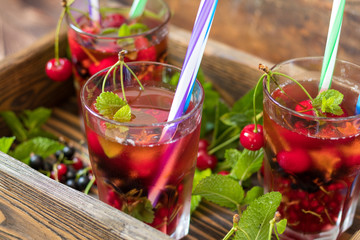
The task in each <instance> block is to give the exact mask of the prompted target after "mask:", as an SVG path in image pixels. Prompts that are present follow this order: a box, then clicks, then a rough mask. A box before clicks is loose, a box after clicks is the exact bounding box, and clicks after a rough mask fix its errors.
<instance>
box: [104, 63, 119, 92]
mask: <svg viewBox="0 0 360 240" xmlns="http://www.w3.org/2000/svg"><path fill="white" fill-rule="evenodd" d="M119 65H120V60H119V61H117V62H116V63H115V64H114V65H112V66H111V67H110V69H109V71H107V73H106V75H105V77H104V81H103V84H102V88H101V92H104V91H105V83H106V79H107V78H108V76H109V74H110V73H111V72H112V70H114V68H115V67H116V66H119Z"/></svg>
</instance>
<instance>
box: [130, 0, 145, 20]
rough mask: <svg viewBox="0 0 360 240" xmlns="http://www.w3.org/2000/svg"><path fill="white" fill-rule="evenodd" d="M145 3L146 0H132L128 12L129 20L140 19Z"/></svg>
mask: <svg viewBox="0 0 360 240" xmlns="http://www.w3.org/2000/svg"><path fill="white" fill-rule="evenodd" d="M146 2H147V0H134V2H133V4H132V5H131V8H130V12H129V17H130V19H133V18H137V17H140V16H141V15H142V14H143V12H144V9H145V5H146Z"/></svg>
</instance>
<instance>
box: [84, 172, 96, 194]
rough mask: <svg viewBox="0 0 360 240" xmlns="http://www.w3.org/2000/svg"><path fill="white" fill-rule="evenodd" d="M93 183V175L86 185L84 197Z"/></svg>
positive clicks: (94, 179)
mask: <svg viewBox="0 0 360 240" xmlns="http://www.w3.org/2000/svg"><path fill="white" fill-rule="evenodd" d="M95 181H96V178H95V176H94V175H92V178H91V180H90V182H89V183H88V184H87V185H86V188H85V190H84V193H85V194H86V195H88V194H89V192H90V189H91V187H92V185H93V184H94V182H95Z"/></svg>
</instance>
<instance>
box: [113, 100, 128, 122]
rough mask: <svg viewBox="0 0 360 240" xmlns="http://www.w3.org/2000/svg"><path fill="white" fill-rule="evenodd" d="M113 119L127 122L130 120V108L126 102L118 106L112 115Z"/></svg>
mask: <svg viewBox="0 0 360 240" xmlns="http://www.w3.org/2000/svg"><path fill="white" fill-rule="evenodd" d="M114 120H115V121H118V122H129V121H130V120H131V108H130V106H129V105H128V104H126V105H125V106H123V107H122V108H120V109H119V110H118V111H117V112H116V113H115V115H114Z"/></svg>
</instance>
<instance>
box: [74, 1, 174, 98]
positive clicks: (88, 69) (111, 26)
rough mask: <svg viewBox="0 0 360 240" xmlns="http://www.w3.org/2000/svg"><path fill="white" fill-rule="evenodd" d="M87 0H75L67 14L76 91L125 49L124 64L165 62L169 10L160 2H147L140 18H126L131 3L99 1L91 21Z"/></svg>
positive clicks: (116, 58)
mask: <svg viewBox="0 0 360 240" xmlns="http://www.w3.org/2000/svg"><path fill="white" fill-rule="evenodd" d="M89 2H90V1H87V0H75V2H74V3H73V4H72V8H71V9H72V10H71V15H67V22H68V41H69V47H70V52H71V59H72V63H73V73H74V80H75V82H74V83H75V89H76V90H77V93H78V94H79V91H80V88H81V86H82V85H83V84H84V83H85V81H86V80H87V79H88V78H89V77H90V76H91V75H93V74H95V73H96V72H98V71H100V70H102V69H104V68H106V67H109V66H111V65H113V64H114V63H115V62H116V61H117V60H118V53H119V52H120V51H121V50H126V52H127V53H126V56H125V61H127V62H129V61H157V62H165V61H166V56H167V38H168V23H169V20H170V16H171V14H170V10H169V8H168V6H167V4H166V3H165V2H164V1H163V0H148V1H147V4H146V7H145V10H144V13H143V15H142V16H141V17H138V18H135V19H129V11H130V8H131V4H132V3H133V1H128V0H107V1H105V0H100V1H99V3H100V9H99V10H100V14H101V18H100V20H99V21H93V20H92V19H91V14H92V15H94V11H93V12H92V13H91V14H90V13H89V11H90V8H89Z"/></svg>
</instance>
